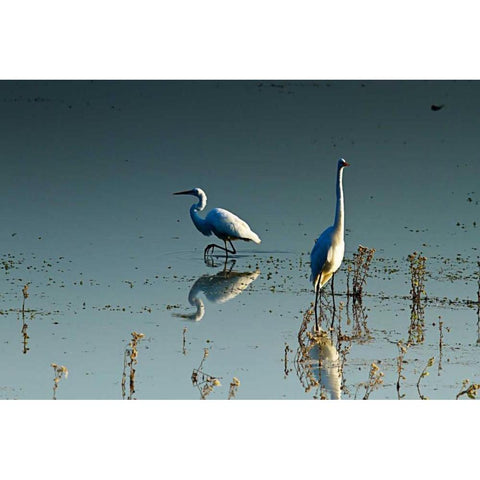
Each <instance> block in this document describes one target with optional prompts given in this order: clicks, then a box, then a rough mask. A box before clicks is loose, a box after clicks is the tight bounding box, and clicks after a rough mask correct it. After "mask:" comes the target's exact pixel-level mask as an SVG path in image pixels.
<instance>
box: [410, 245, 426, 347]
mask: <svg viewBox="0 0 480 480" xmlns="http://www.w3.org/2000/svg"><path fill="white" fill-rule="evenodd" d="M408 261H409V271H410V285H411V288H410V295H411V306H410V326H409V328H408V342H409V343H423V341H424V339H425V337H424V329H425V320H424V304H423V301H422V295H426V292H425V274H426V269H425V263H426V261H427V258H426V257H424V256H422V255H420V254H418V253H417V252H413V253H411V254H410V255H409V256H408Z"/></svg>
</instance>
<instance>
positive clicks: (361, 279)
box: [347, 245, 375, 302]
mask: <svg viewBox="0 0 480 480" xmlns="http://www.w3.org/2000/svg"><path fill="white" fill-rule="evenodd" d="M374 253H375V249H374V248H368V247H364V246H363V245H359V246H358V250H357V252H356V253H354V254H353V260H351V262H349V263H350V265H348V267H347V296H352V297H353V300H354V302H356V301H359V302H361V301H362V295H363V288H364V286H365V285H366V283H367V276H368V270H369V269H370V264H371V263H372V259H373V255H374ZM350 276H351V277H352V291H350Z"/></svg>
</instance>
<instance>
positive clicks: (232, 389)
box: [228, 377, 240, 400]
mask: <svg viewBox="0 0 480 480" xmlns="http://www.w3.org/2000/svg"><path fill="white" fill-rule="evenodd" d="M239 386H240V380H239V379H238V378H237V377H233V379H232V381H231V382H230V390H229V391H228V400H231V399H232V398H235V395H236V394H237V390H238V387H239Z"/></svg>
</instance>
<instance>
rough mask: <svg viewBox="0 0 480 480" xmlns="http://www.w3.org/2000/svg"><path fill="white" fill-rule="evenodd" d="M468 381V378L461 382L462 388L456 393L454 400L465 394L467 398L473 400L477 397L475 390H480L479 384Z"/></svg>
mask: <svg viewBox="0 0 480 480" xmlns="http://www.w3.org/2000/svg"><path fill="white" fill-rule="evenodd" d="M469 383H470V380H468V379H466V380H464V381H463V382H462V388H461V390H460V391H459V392H458V393H457V396H456V397H455V400H458V399H459V398H460V397H461V396H462V395H467V397H468V398H471V399H472V400H475V399H476V398H477V392H478V390H480V384H478V383H471V384H470V385H469Z"/></svg>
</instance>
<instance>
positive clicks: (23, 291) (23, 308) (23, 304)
mask: <svg viewBox="0 0 480 480" xmlns="http://www.w3.org/2000/svg"><path fill="white" fill-rule="evenodd" d="M28 285H29V284H28V283H27V284H26V285H24V287H23V289H22V294H23V302H22V315H24V314H25V300H26V299H27V298H28Z"/></svg>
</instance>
